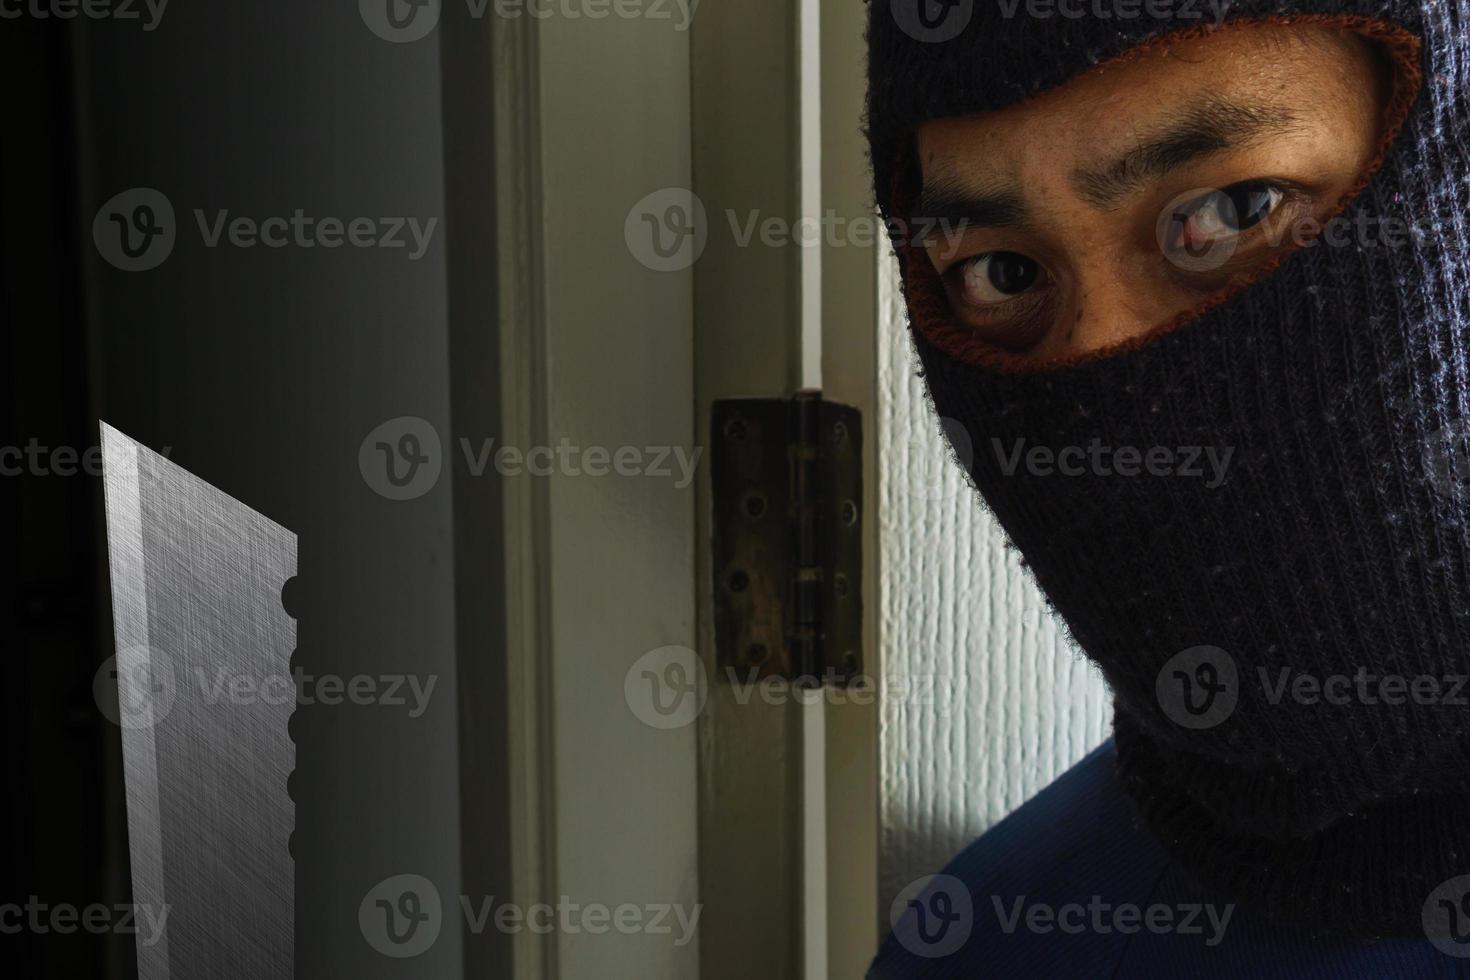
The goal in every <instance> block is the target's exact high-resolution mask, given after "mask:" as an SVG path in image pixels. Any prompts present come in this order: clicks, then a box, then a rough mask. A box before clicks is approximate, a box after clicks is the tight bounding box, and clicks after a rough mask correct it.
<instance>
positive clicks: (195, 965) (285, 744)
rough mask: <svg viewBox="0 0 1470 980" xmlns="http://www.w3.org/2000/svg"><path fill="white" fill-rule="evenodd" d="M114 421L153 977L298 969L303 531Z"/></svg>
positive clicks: (112, 507) (145, 951) (127, 688)
mask: <svg viewBox="0 0 1470 980" xmlns="http://www.w3.org/2000/svg"><path fill="white" fill-rule="evenodd" d="M101 429H102V459H103V464H102V468H103V484H104V498H105V510H106V518H107V543H108V564H109V571H110V576H111V585H112V603H113V631H114V636H115V641H116V650H117V652H116V656H115V658H114V664H113V665H112V666H111V668H110V669H109V671H108V675H109V677H110V676H112V675H113V674H115V677H116V682H117V683H116V702H115V704H113V703H110V702H109V701H108V698H107V697H104V696H103V695H100V694H99V703H101V704H104V710H106V711H107V713H108V715H109V717H113V718H114V720H115V721H117V723H118V725H119V727H120V729H121V731H122V743H123V764H124V783H125V793H126V797H127V814H128V850H129V857H130V860H131V866H132V868H131V870H132V881H133V901H134V904H135V905H137V906H140V907H142V908H145V909H148V910H149V911H150V914H151V915H152V916H154V917H155V919H157V918H158V917H160V916H161V917H162V921H163V927H162V928H161V929H160V930H159V931H158V933H157V935H155V936H148V937H145V936H144V935H143V934H142V933H139V936H138V941H137V946H138V950H137V955H138V975H139V977H140V980H168V978H170V977H172V978H174V980H216V978H220V980H223V978H227V977H228V978H236V977H249V978H266V980H273V978H286V977H290V976H291V975H292V971H293V959H294V933H295V927H294V923H295V893H294V892H295V874H294V862H293V861H292V857H291V854H290V849H289V847H290V835H291V832H292V828H293V825H294V817H295V812H294V806H293V804H292V801H291V798H290V796H289V794H288V792H287V778H288V777H289V776H290V774H291V771H292V768H293V767H294V766H295V758H296V751H295V745H294V744H293V742H292V740H291V737H290V734H289V732H288V730H287V725H288V722H289V720H290V717H291V712H292V711H293V710H294V708H295V704H296V691H295V684H294V680H293V678H292V674H291V664H290V660H291V654H292V651H293V649H294V647H295V641H296V624H295V621H294V620H293V619H291V617H290V616H288V615H287V613H286V611H285V609H284V608H283V606H282V605H281V589H282V587H283V586H284V584H285V583H286V581H287V580H288V579H290V578H292V577H293V576H294V575H295V574H296V551H297V542H296V535H295V534H293V533H292V532H291V531H289V530H287V529H286V528H284V527H281V526H280V525H279V524H276V523H275V522H273V521H271V520H270V519H268V518H266V517H264V516H263V515H261V514H259V513H257V512H256V511H254V510H252V509H250V508H249V507H247V506H246V505H244V504H243V503H241V502H240V501H238V500H235V499H234V498H232V497H230V496H229V495H228V494H226V493H224V492H222V491H220V490H218V489H217V488H215V487H213V486H211V485H210V484H209V483H207V482H206V481H204V480H202V479H200V478H199V477H197V476H195V475H193V474H191V473H189V472H188V471H187V470H185V469H183V468H182V467H181V466H179V465H177V464H175V463H172V462H170V461H169V460H168V459H165V458H164V457H163V456H160V455H158V454H157V453H154V452H152V451H150V450H149V449H148V448H146V447H145V446H143V445H141V444H139V443H138V442H136V441H134V440H133V439H131V438H129V437H128V436H126V435H124V434H123V433H121V432H119V431H118V430H117V429H115V428H113V427H112V426H110V425H108V424H107V423H105V422H103V423H102V424H101ZM101 676H102V675H101V674H99V677H101ZM108 708H111V709H112V710H107V709H108ZM114 711H115V715H114ZM149 939H151V940H152V941H151V942H149V941H148V940H149Z"/></svg>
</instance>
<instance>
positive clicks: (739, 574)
mask: <svg viewBox="0 0 1470 980" xmlns="http://www.w3.org/2000/svg"><path fill="white" fill-rule="evenodd" d="M726 584H727V585H728V586H729V587H730V591H731V592H744V591H745V590H746V588H747V587H749V585H750V576H749V575H747V574H745V572H744V571H742V570H741V569H738V568H737V569H736V570H735V571H733V572H731V573H730V578H729V579H728V580H727V581H726Z"/></svg>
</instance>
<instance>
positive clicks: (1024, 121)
mask: <svg viewBox="0 0 1470 980" xmlns="http://www.w3.org/2000/svg"><path fill="white" fill-rule="evenodd" d="M1384 75H1385V73H1384V72H1383V71H1382V70H1381V65H1380V64H1379V60H1378V57H1377V55H1376V54H1375V52H1374V50H1373V48H1372V46H1371V44H1370V42H1368V41H1366V40H1364V39H1363V38H1361V37H1360V36H1358V35H1356V34H1353V33H1351V32H1346V31H1336V30H1329V29H1326V28H1322V27H1319V26H1300V25H1298V26H1281V25H1273V24H1262V25H1242V26H1237V27H1234V28H1231V29H1227V30H1222V31H1220V32H1218V33H1216V34H1213V35H1209V36H1205V37H1197V38H1191V39H1189V40H1186V41H1183V42H1181V43H1178V44H1174V45H1168V44H1156V45H1154V46H1153V47H1151V48H1150V49H1149V50H1148V51H1146V52H1145V53H1144V54H1142V55H1141V56H1140V57H1138V58H1134V59H1131V60H1128V61H1126V62H1124V63H1122V64H1119V65H1114V66H1108V67H1107V68H1105V69H1103V70H1099V71H1096V72H1090V73H1087V74H1085V75H1081V76H1079V77H1077V78H1074V79H1072V80H1071V81H1070V82H1068V83H1067V84H1065V85H1063V86H1061V87H1060V88H1057V89H1055V90H1053V91H1051V92H1047V93H1044V94H1042V95H1040V96H1038V97H1037V98H1035V99H1032V100H1030V101H1028V102H1025V103H1023V104H1021V105H1018V106H1012V107H1010V108H1007V109H1002V110H999V111H997V112H992V113H987V114H985V115H981V116H970V117H964V118H960V119H943V120H936V121H932V122H928V123H925V124H923V125H922V126H920V127H919V130H918V150H919V158H920V161H921V165H922V168H923V176H924V182H925V184H926V185H927V184H930V183H932V182H934V181H935V180H936V179H952V180H954V181H955V182H956V183H962V184H972V183H975V184H979V185H982V186H984V185H989V184H992V183H993V182H995V181H1002V180H1003V181H1020V179H1021V177H1022V176H1023V175H1024V176H1025V178H1026V179H1025V182H1024V184H1023V185H1022V186H1023V187H1024V186H1027V185H1029V186H1032V187H1035V186H1037V183H1038V178H1041V177H1043V176H1045V177H1054V176H1058V175H1061V176H1066V175H1068V174H1070V173H1072V172H1074V171H1076V170H1079V169H1086V168H1087V167H1088V166H1089V165H1090V164H1093V165H1095V164H1098V163H1100V162H1102V161H1104V160H1107V159H1111V158H1113V157H1115V156H1117V155H1119V154H1122V153H1124V152H1126V151H1127V150H1128V149H1129V148H1130V147H1131V146H1133V145H1136V144H1137V143H1138V142H1139V141H1140V140H1141V139H1144V138H1146V137H1147V136H1148V135H1149V134H1150V133H1152V132H1154V131H1156V130H1158V129H1160V128H1164V127H1166V126H1167V125H1168V124H1169V123H1170V122H1171V121H1173V120H1176V119H1178V118H1180V117H1181V116H1183V115H1184V114H1186V113H1187V112H1188V111H1189V109H1190V107H1191V106H1193V105H1196V104H1198V103H1199V102H1200V100H1202V99H1214V100H1223V101H1230V102H1234V101H1241V102H1249V103H1262V102H1264V103H1269V104H1271V105H1278V106H1283V107H1286V108H1289V110H1290V111H1291V113H1292V115H1293V116H1294V117H1296V119H1297V120H1298V121H1299V122H1301V123H1302V125H1300V126H1297V127H1294V129H1295V131H1294V132H1292V133H1289V134H1283V135H1282V136H1280V137H1279V138H1277V139H1273V140H1272V141H1271V142H1272V144H1273V146H1272V152H1273V155H1275V156H1278V157H1279V156H1282V155H1283V154H1290V153H1291V152H1292V144H1316V145H1319V146H1321V145H1326V146H1332V147H1336V148H1340V149H1342V150H1345V151H1348V152H1346V153H1345V154H1338V156H1339V157H1340V159H1341V165H1340V166H1339V167H1338V168H1336V169H1337V170H1339V171H1343V172H1349V173H1353V174H1356V173H1357V172H1359V171H1360V170H1361V169H1362V168H1363V167H1364V166H1366V165H1367V163H1368V162H1369V161H1370V160H1371V155H1372V151H1373V149H1374V148H1375V147H1376V144H1377V139H1376V137H1377V134H1378V131H1379V127H1378V122H1379V120H1378V112H1379V107H1380V106H1381V105H1382V103H1383V101H1384V92H1383V89H1382V87H1381V86H1384V85H1385V84H1386V80H1385V78H1384ZM1365 78H1369V79H1374V80H1375V82H1376V83H1377V85H1378V86H1379V87H1377V88H1375V87H1374V86H1373V85H1368V86H1365V85H1364V84H1363V82H1364V79H1365ZM1043 183H1044V184H1048V185H1049V184H1051V183H1052V181H1051V180H1045V181H1043ZM1028 196H1030V197H1035V196H1037V195H1035V194H1031V195H1028ZM1036 203H1041V202H1036Z"/></svg>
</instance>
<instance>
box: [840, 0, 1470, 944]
mask: <svg viewBox="0 0 1470 980" xmlns="http://www.w3.org/2000/svg"><path fill="white" fill-rule="evenodd" d="M1181 6H1182V5H1181V4H1174V5H1172V7H1171V9H1175V10H1177V9H1179V8H1180V7H1181ZM1194 6H1195V7H1196V8H1197V9H1200V10H1202V11H1204V10H1206V9H1207V8H1205V7H1204V6H1203V5H1202V4H1199V3H1196V4H1195V5H1194ZM870 7H871V13H870V25H869V44H870V70H869V104H868V115H869V119H868V124H869V131H870V138H871V150H872V165H873V170H874V174H875V178H876V192H877V199H878V202H879V205H880V207H881V208H882V210H883V211H884V214H885V216H886V217H887V218H888V219H889V220H890V222H891V224H892V225H893V226H894V227H904V225H903V222H904V220H905V219H907V218H913V217H915V216H914V215H912V214H911V213H910V209H911V207H912V206H913V204H912V202H913V201H914V200H915V191H916V185H917V165H916V163H915V160H914V156H913V148H912V131H913V129H914V127H915V126H916V125H917V124H919V123H921V122H923V121H925V120H930V119H937V118H942V117H951V116H963V115H969V114H973V113H978V112H984V111H988V110H993V109H998V108H1002V107H1005V106H1009V105H1013V104H1016V103H1019V102H1021V101H1023V100H1025V99H1028V98H1030V97H1032V96H1035V95H1037V94H1038V93H1041V92H1043V91H1045V90H1047V89H1050V88H1053V87H1055V86H1058V85H1060V84H1063V83H1065V82H1067V81H1068V80H1069V79H1072V78H1073V77H1075V76H1078V75H1080V74H1082V73H1086V72H1097V71H1106V70H1108V69H1109V67H1110V66H1111V65H1115V64H1117V63H1118V60H1119V59H1124V58H1129V57H1134V56H1136V53H1137V52H1138V51H1139V50H1140V45H1157V44H1169V43H1171V41H1174V40H1177V39H1178V38H1180V37H1181V36H1193V35H1198V34H1202V33H1205V32H1207V31H1209V30H1215V29H1220V30H1229V29H1232V25H1235V24H1237V23H1238V22H1241V21H1244V20H1256V21H1258V20H1260V19H1263V18H1265V19H1274V20H1276V21H1277V22H1282V23H1289V22H1293V21H1295V22H1302V21H1316V22H1319V23H1325V24H1328V25H1335V26H1339V27H1352V28H1354V29H1356V30H1359V31H1361V32H1363V33H1365V34H1367V35H1369V36H1370V37H1372V38H1374V39H1375V40H1376V41H1377V42H1378V43H1379V44H1381V45H1382V48H1383V50H1384V53H1385V54H1386V55H1387V56H1388V58H1389V60H1390V61H1391V62H1392V64H1393V66H1394V70H1395V73H1396V80H1395V83H1394V87H1393V94H1392V96H1391V100H1390V107H1389V116H1390V120H1389V123H1388V129H1389V133H1388V135H1387V137H1386V139H1385V150H1384V153H1383V155H1382V158H1381V160H1380V161H1379V163H1378V165H1376V167H1375V169H1374V170H1373V171H1372V172H1371V175H1364V186H1363V187H1362V188H1361V190H1360V191H1359V192H1356V193H1355V195H1354V196H1352V197H1351V198H1350V199H1349V201H1347V202H1345V210H1343V211H1342V212H1341V218H1342V219H1343V220H1345V221H1347V222H1349V223H1350V224H1349V225H1348V227H1360V225H1359V224H1358V223H1357V218H1358V216H1359V215H1362V216H1363V217H1364V219H1365V220H1366V221H1367V222H1368V226H1370V227H1379V226H1381V225H1382V224H1383V221H1384V219H1385V218H1393V219H1396V220H1397V221H1399V222H1401V223H1402V225H1401V227H1407V228H1411V229H1414V230H1415V231H1414V232H1413V233H1412V234H1408V235H1404V236H1402V237H1401V240H1400V241H1399V243H1398V244H1397V245H1396V246H1391V245H1387V244H1384V243H1381V242H1376V243H1375V242H1373V241H1367V242H1349V243H1348V244H1346V245H1339V246H1337V247H1329V246H1327V245H1326V244H1323V243H1319V244H1321V245H1322V247H1309V248H1300V249H1297V250H1295V251H1293V252H1291V253H1290V254H1289V255H1288V256H1287V257H1286V258H1285V260H1284V261H1282V262H1281V263H1280V264H1279V265H1278V266H1277V267H1276V268H1274V269H1273V270H1272V271H1270V273H1269V274H1267V275H1265V276H1263V277H1261V278H1259V279H1257V280H1256V281H1255V282H1253V283H1252V284H1250V285H1248V286H1247V287H1245V288H1243V289H1240V290H1237V291H1236V292H1234V293H1233V294H1230V295H1228V296H1225V297H1221V298H1218V299H1217V300H1216V301H1214V302H1212V303H1210V304H1206V305H1205V306H1203V307H1202V308H1201V309H1200V310H1197V311H1194V312H1193V313H1192V314H1190V315H1188V316H1186V317H1182V318H1179V320H1178V321H1177V322H1173V323H1168V324H1162V325H1160V327H1159V328H1158V329H1157V330H1155V331H1154V332H1153V333H1152V334H1151V335H1149V336H1147V337H1145V338H1143V339H1141V340H1139V341H1138V342H1135V343H1131V344H1128V345H1126V347H1125V348H1122V349H1119V348H1115V349H1112V350H1109V351H1105V352H1102V353H1101V354H1099V355H1094V356H1091V357H1086V358H1083V359H1076V360H1073V361H1070V362H1052V363H1048V364H1044V365H1041V366H1040V367H1038V366H1036V365H1027V364H1021V363H1019V362H1017V361H1015V360H1014V359H1013V358H1011V357H1010V356H1009V355H1007V354H1005V353H1004V352H1001V351H999V350H997V349H995V348H992V347H990V346H989V345H987V344H986V343H984V342H982V341H980V340H979V339H977V338H976V337H975V336H974V335H972V334H970V333H969V332H967V331H966V329H965V328H964V327H963V326H962V325H961V324H960V323H959V322H958V321H957V320H956V319H955V318H954V316H953V315H952V313H951V311H950V307H949V304H948V301H947V299H946V296H945V292H944V289H943V285H942V283H941V282H940V280H939V279H938V277H937V276H936V275H935V273H934V270H933V268H932V266H931V264H930V263H929V261H928V259H927V257H926V256H925V254H924V252H923V251H922V249H921V248H917V247H915V246H914V245H913V244H912V242H911V241H910V240H909V239H908V238H907V236H906V235H904V236H896V239H895V247H896V250H897V251H898V256H899V260H900V266H901V269H902V273H903V277H904V293H905V298H906V301H907V304H908V309H909V314H910V320H911V326H912V336H913V341H914V344H915V347H916V348H917V351H918V354H919V357H920V359H921V361H922V365H923V369H924V374H925V377H926V379H927V382H928V388H929V392H930V395H931V398H932V401H933V403H934V407H935V409H936V411H937V413H938V415H939V416H940V417H942V418H944V419H946V420H951V421H950V422H949V423H947V424H946V428H947V429H948V430H949V431H950V434H951V441H952V442H954V443H956V448H957V450H959V452H957V455H959V456H960V457H961V458H962V460H963V461H964V462H965V464H966V465H967V466H968V469H969V473H970V476H971V479H972V480H973V482H974V484H975V485H976V487H977V488H978V490H979V491H980V493H981V494H982V495H983V497H984V499H985V501H986V502H987V503H988V504H989V506H990V507H991V508H992V510H993V511H994V513H995V515H996V516H997V518H998V519H999V521H1000V523H1001V524H1002V526H1003V527H1004V528H1005V530H1006V532H1007V534H1008V535H1009V537H1010V539H1011V540H1012V542H1013V543H1014V544H1015V545H1016V547H1017V548H1018V549H1019V550H1020V552H1021V554H1022V555H1023V556H1024V559H1025V562H1026V564H1027V565H1028V566H1029V567H1030V568H1031V569H1032V570H1033V571H1034V573H1035V576H1036V579H1037V581H1038V582H1039V584H1040V585H1041V588H1042V589H1043V591H1044V592H1045V594H1046V596H1047V598H1048V600H1049V601H1050V603H1051V604H1052V605H1053V607H1054V608H1055V609H1056V610H1057V612H1058V613H1059V614H1060V615H1061V617H1062V618H1063V619H1065V621H1066V623H1067V625H1068V626H1069V628H1070V630H1071V633H1072V635H1073V637H1074V638H1075V640H1076V642H1077V644H1078V645H1079V646H1080V648H1081V649H1082V650H1083V651H1084V652H1085V653H1086V654H1087V655H1088V656H1089V657H1090V658H1091V659H1092V660H1094V661H1095V662H1096V663H1097V665H1098V666H1099V667H1100V669H1101V671H1102V673H1103V675H1104V676H1105V678H1106V680H1107V682H1108V684H1109V686H1110V687H1111V689H1112V692H1113V695H1114V703H1115V715H1114V733H1115V738H1116V747H1117V755H1118V765H1119V770H1120V775H1121V778H1122V780H1123V783H1124V785H1125V786H1126V787H1127V788H1128V790H1129V792H1130V793H1131V795H1132V796H1133V798H1134V799H1135V800H1136V802H1137V803H1138V805H1139V810H1140V812H1141V813H1142V814H1143V816H1144V818H1145V819H1146V820H1147V822H1148V824H1149V825H1150V826H1151V827H1152V829H1153V830H1154V832H1155V833H1156V835H1157V836H1158V837H1159V838H1160V840H1161V841H1162V842H1163V843H1164V844H1165V846H1166V847H1167V848H1169V849H1170V851H1171V852H1172V854H1173V855H1174V856H1175V857H1176V858H1177V859H1178V860H1179V861H1180V862H1181V863H1182V864H1183V865H1184V866H1186V867H1187V868H1189V869H1191V870H1192V871H1193V872H1194V873H1195V875H1196V876H1197V877H1198V878H1199V879H1200V880H1201V881H1203V882H1204V883H1205V884H1206V885H1208V886H1211V887H1213V888H1214V889H1216V890H1218V891H1219V892H1221V893H1223V894H1225V895H1227V896H1230V897H1233V898H1236V899H1239V900H1242V901H1251V902H1254V903H1256V904H1257V905H1258V906H1259V907H1261V908H1263V909H1265V910H1267V911H1268V912H1269V913H1273V914H1278V915H1282V916H1291V917H1299V918H1301V919H1304V920H1306V921H1307V922H1308V923H1309V924H1310V926H1311V927H1312V928H1313V929H1315V930H1317V931H1333V932H1345V933H1351V934H1357V935H1393V934H1413V933H1418V932H1419V931H1420V930H1421V929H1422V928H1424V926H1423V925H1422V922H1421V916H1423V915H1424V914H1425V910H1426V903H1429V902H1430V900H1431V898H1432V896H1433V894H1434V893H1435V892H1436V889H1437V887H1438V886H1441V885H1442V884H1443V883H1444V882H1446V881H1447V880H1449V879H1451V878H1454V877H1456V876H1459V875H1465V874H1470V703H1467V702H1470V686H1464V685H1463V677H1464V675H1466V674H1467V673H1470V479H1467V474H1466V467H1465V465H1464V459H1465V457H1464V455H1463V451H1462V449H1461V447H1463V445H1464V444H1465V441H1466V435H1467V434H1470V421H1467V420H1470V287H1467V274H1470V258H1467V255H1466V240H1467V228H1470V125H1467V123H1470V119H1467V112H1470V110H1467V104H1466V99H1467V95H1470V2H1467V0H1425V2H1423V3H1422V5H1421V4H1420V3H1419V2H1417V0H1415V2H1403V3H1396V2H1387V0H1385V2H1378V3H1370V2H1342V0H1339V2H1325V0H1307V2H1299V3H1294V2H1259V3H1257V2H1249V0H1247V2H1239V3H1234V4H1232V5H1230V7H1229V11H1228V15H1227V16H1226V17H1225V18H1224V19H1223V20H1222V23H1221V24H1220V25H1219V26H1218V27H1216V25H1215V24H1214V22H1213V18H1210V19H1209V23H1208V26H1195V25H1194V24H1193V23H1192V22H1189V21H1179V20H1171V21H1163V20H1159V19H1158V18H1150V17H1147V16H1135V17H1132V18H1121V17H1117V16H1114V17H1110V18H1100V17H1097V16H1093V15H1091V14H1090V13H1089V12H1090V11H1091V9H1092V7H1091V6H1090V5H1088V4H1081V3H1079V4H1073V5H1072V7H1074V8H1076V9H1078V10H1081V11H1083V12H1084V15H1083V16H1080V17H1061V16H1053V17H1050V18H1046V19H1037V18H1034V17H1027V16H1025V8H1024V6H1023V8H1022V10H1021V11H1020V12H1019V13H1014V8H1015V4H1014V3H1009V2H1003V0H973V2H971V0H870ZM1140 9H1145V8H1140ZM1007 10H1010V11H1013V14H1012V15H1011V16H1006V13H1005V12H1006V11H1007ZM961 432H963V435H962V436H960V435H959V433H961ZM961 442H963V443H965V445H964V446H960V445H959V443H961ZM1457 449H1459V450H1460V451H1459V452H1457ZM1211 459H1213V460H1215V461H1216V463H1218V461H1221V460H1228V466H1227V467H1226V468H1225V470H1224V472H1223V474H1221V473H1218V472H1217V466H1216V464H1215V463H1208V462H1207V461H1208V460H1211ZM1191 460H1193V463H1192V465H1193V467H1194V468H1195V472H1198V473H1199V474H1200V476H1199V477H1198V478H1191V476H1192V474H1191V472H1190V469H1189V467H1190V466H1191ZM1216 476H1221V477H1222V479H1216V478H1214V477H1216ZM1431 904H1432V903H1431Z"/></svg>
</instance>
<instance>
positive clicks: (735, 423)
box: [725, 418, 749, 441]
mask: <svg viewBox="0 0 1470 980" xmlns="http://www.w3.org/2000/svg"><path fill="white" fill-rule="evenodd" d="M748 431H749V430H748V429H747V427H746V425H745V420H744V419H741V418H734V419H731V420H730V421H728V422H726V423H725V438H726V439H734V440H736V441H739V440H741V439H744V438H745V436H746V434H747V432H748Z"/></svg>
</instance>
